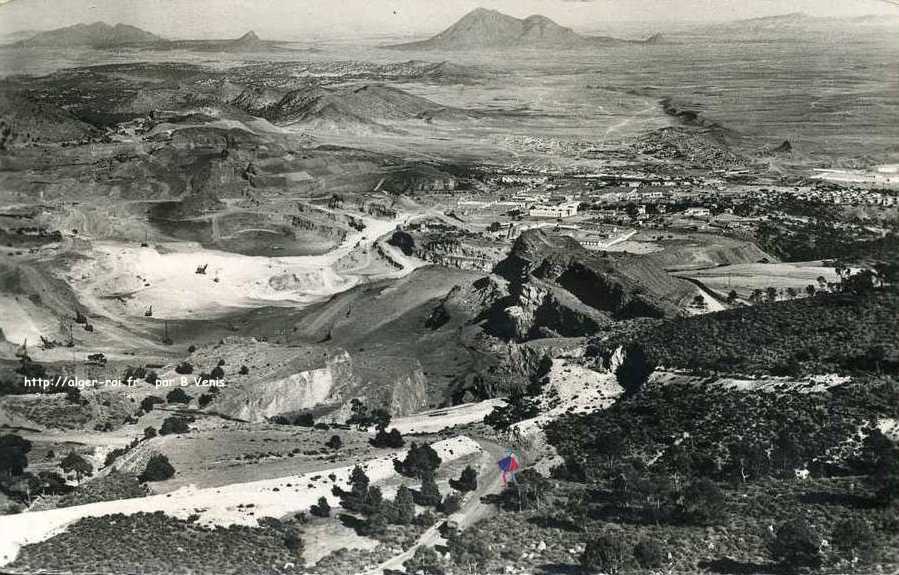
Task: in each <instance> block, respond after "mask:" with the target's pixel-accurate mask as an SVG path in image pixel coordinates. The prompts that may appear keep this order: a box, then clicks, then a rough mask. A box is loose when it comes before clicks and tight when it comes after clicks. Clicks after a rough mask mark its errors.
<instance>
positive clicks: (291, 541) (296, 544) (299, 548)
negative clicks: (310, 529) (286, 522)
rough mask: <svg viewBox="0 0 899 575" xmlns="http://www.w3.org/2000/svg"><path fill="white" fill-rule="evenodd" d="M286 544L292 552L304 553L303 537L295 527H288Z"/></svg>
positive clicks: (299, 554)
mask: <svg viewBox="0 0 899 575" xmlns="http://www.w3.org/2000/svg"><path fill="white" fill-rule="evenodd" d="M284 546H285V547H287V549H288V550H289V551H291V552H292V553H296V554H297V555H298V556H301V555H302V554H303V539H302V537H300V534H299V532H297V530H296V529H294V528H288V529H286V530H285V533H284Z"/></svg>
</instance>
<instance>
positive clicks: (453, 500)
mask: <svg viewBox="0 0 899 575" xmlns="http://www.w3.org/2000/svg"><path fill="white" fill-rule="evenodd" d="M460 509H462V498H461V497H460V496H459V495H456V494H455V493H451V494H449V495H447V496H446V497H444V498H443V502H442V503H441V504H440V511H441V512H442V513H445V514H447V515H452V514H453V513H456V512H458V511H459V510H460Z"/></svg>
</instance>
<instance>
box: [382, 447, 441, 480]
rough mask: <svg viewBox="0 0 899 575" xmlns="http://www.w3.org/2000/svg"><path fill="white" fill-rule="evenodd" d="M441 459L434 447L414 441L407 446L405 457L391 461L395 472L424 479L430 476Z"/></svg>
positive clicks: (438, 465)
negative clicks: (407, 450)
mask: <svg viewBox="0 0 899 575" xmlns="http://www.w3.org/2000/svg"><path fill="white" fill-rule="evenodd" d="M441 462H442V460H441V459H440V456H439V455H437V452H436V451H434V448H433V447H431V446H430V445H421V446H419V445H418V444H416V443H415V442H414V441H413V442H412V445H411V446H410V447H409V452H408V453H407V454H406V458H405V459H404V460H402V461H400V460H399V459H396V460H394V461H393V467H394V469H396V471H397V473H399V474H401V475H405V476H406V477H411V478H418V479H424V478H425V477H432V476H433V475H434V473H435V472H436V471H437V469H438V468H439V467H440V464H441Z"/></svg>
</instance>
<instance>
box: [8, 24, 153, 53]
mask: <svg viewBox="0 0 899 575" xmlns="http://www.w3.org/2000/svg"><path fill="white" fill-rule="evenodd" d="M157 42H165V40H164V39H163V38H161V37H160V36H157V35H156V34H153V33H151V32H147V31H146V30H142V29H140V28H138V27H136V26H131V25H129V24H122V23H117V24H115V25H109V24H107V23H106V22H93V23H91V24H84V23H79V24H75V25H73V26H67V27H64V28H57V29H55V30H49V31H46V32H39V33H37V34H35V35H34V36H32V37H31V38H28V39H25V40H21V41H19V42H16V43H15V44H14V45H15V46H19V47H39V46H47V47H75V46H90V47H93V48H106V47H118V46H132V45H140V44H153V43H157Z"/></svg>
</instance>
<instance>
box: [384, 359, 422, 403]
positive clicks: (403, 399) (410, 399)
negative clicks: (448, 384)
mask: <svg viewBox="0 0 899 575" xmlns="http://www.w3.org/2000/svg"><path fill="white" fill-rule="evenodd" d="M416 363H418V362H416ZM427 383H428V378H427V377H426V376H425V374H424V370H423V369H422V368H421V364H418V368H417V369H415V370H413V371H412V372H411V373H410V374H409V375H408V376H407V377H405V378H403V379H400V380H399V381H397V382H396V383H394V384H393V386H392V387H391V388H390V390H389V400H388V403H387V405H388V410H389V411H390V413H391V414H392V415H394V416H403V415H411V414H413V413H417V412H419V411H422V410H423V409H427V407H428V388H427Z"/></svg>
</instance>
